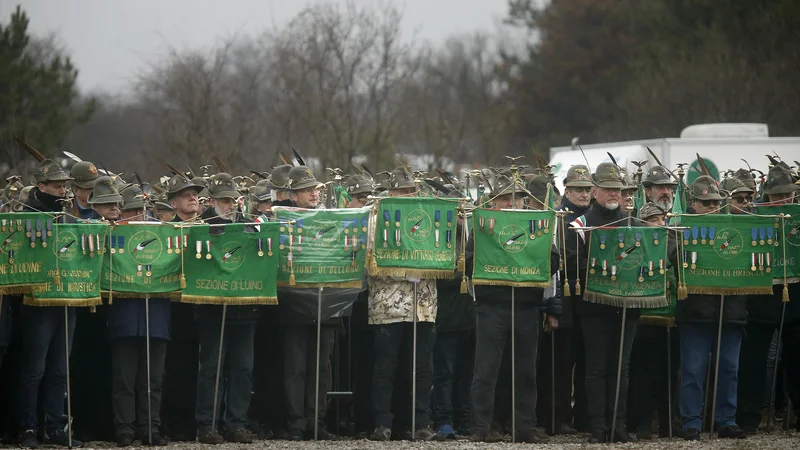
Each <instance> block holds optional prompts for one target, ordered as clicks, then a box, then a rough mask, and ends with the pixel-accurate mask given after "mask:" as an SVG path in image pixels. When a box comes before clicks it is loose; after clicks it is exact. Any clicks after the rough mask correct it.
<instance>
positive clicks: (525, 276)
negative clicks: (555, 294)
mask: <svg viewBox="0 0 800 450" xmlns="http://www.w3.org/2000/svg"><path fill="white" fill-rule="evenodd" d="M554 229H555V213H554V212H552V211H527V210H496V209H484V208H478V209H476V210H474V211H473V213H472V230H473V231H474V236H475V252H474V258H475V260H474V264H473V273H472V283H473V284H476V285H481V284H489V285H499V286H516V287H541V288H546V287H549V286H550V249H551V246H552V245H553V234H554Z"/></svg>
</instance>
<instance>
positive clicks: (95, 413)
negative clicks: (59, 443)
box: [70, 306, 114, 441]
mask: <svg viewBox="0 0 800 450" xmlns="http://www.w3.org/2000/svg"><path fill="white" fill-rule="evenodd" d="M75 315H76V318H75V334H74V336H73V338H72V352H71V353H70V373H71V374H72V375H76V374H77V375H76V376H73V378H72V379H71V386H70V388H71V390H72V391H71V395H72V414H73V416H74V417H75V419H74V422H73V430H74V431H75V437H77V438H78V439H81V440H83V441H97V440H111V439H113V438H114V423H113V420H112V417H113V411H112V408H111V403H112V399H111V389H112V388H111V365H112V364H111V341H110V340H109V338H108V324H107V322H108V307H106V306H98V307H97V309H96V312H92V310H91V309H90V308H75Z"/></svg>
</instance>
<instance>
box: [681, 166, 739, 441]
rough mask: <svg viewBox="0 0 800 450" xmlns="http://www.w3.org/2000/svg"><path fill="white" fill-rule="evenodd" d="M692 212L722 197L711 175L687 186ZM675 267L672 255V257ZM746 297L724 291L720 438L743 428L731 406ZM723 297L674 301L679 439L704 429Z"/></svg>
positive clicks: (713, 206) (717, 415) (715, 207)
mask: <svg viewBox="0 0 800 450" xmlns="http://www.w3.org/2000/svg"><path fill="white" fill-rule="evenodd" d="M689 196H690V201H691V206H690V208H689V211H690V212H691V213H694V214H709V215H710V216H709V218H708V220H709V221H713V214H719V212H720V209H721V205H722V201H723V200H725V197H724V196H723V195H721V193H720V191H719V187H718V186H717V182H716V180H714V179H713V178H711V177H710V176H707V175H701V176H699V177H697V178H696V179H695V180H694V182H693V183H692V184H691V186H689ZM672 264H673V267H678V261H677V256H675V257H673V258H672ZM746 300H747V296H743V295H726V296H725V303H724V309H723V315H722V327H723V328H722V335H721V342H720V343H719V348H720V354H719V355H718V357H719V367H718V370H719V380H718V381H717V386H718V388H717V410H716V411H712V417H713V420H714V421H715V422H716V427H715V428H716V429H718V430H719V431H718V436H719V437H720V438H734V439H741V438H745V437H747V432H746V431H744V430H742V429H741V428H739V426H738V425H737V423H736V406H737V390H738V385H737V384H738V372H739V349H740V347H741V344H742V327H743V326H745V325H746V324H747V308H746V305H747V303H746ZM721 307H722V301H721V298H720V296H719V295H713V294H689V297H688V298H687V299H686V300H683V301H680V302H678V307H677V309H676V312H675V322H676V323H677V325H678V330H679V331H680V346H681V390H680V414H681V417H682V418H683V426H682V430H683V438H684V439H686V440H689V441H696V440H699V439H700V430H702V429H703V417H702V416H703V399H704V398H706V397H705V396H704V393H705V392H704V385H705V377H706V367H707V365H708V358H709V354H711V353H712V351H714V350H715V348H716V347H715V346H716V344H717V327H718V325H719V320H720V308H721Z"/></svg>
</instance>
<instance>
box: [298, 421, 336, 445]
mask: <svg viewBox="0 0 800 450" xmlns="http://www.w3.org/2000/svg"><path fill="white" fill-rule="evenodd" d="M306 436H308V439H309V440H311V441H313V440H314V428H313V427H312V428H309V429H308V430H307V431H306ZM317 440H318V441H337V440H339V436H336V435H335V434H333V433H331V432H330V431H328V427H327V426H325V425H322V424H320V425H319V427H318V428H317Z"/></svg>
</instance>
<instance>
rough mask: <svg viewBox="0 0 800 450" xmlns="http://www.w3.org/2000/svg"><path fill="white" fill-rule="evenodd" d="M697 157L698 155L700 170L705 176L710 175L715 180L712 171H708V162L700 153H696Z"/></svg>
mask: <svg viewBox="0 0 800 450" xmlns="http://www.w3.org/2000/svg"><path fill="white" fill-rule="evenodd" d="M695 155H697V164H698V165H699V166H700V169H701V170H702V171H703V175H708V176H710V177H711V178H714V176H713V175H711V171H710V170H708V166H707V165H706V161H705V160H704V159H703V157H702V156H700V153H695Z"/></svg>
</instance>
